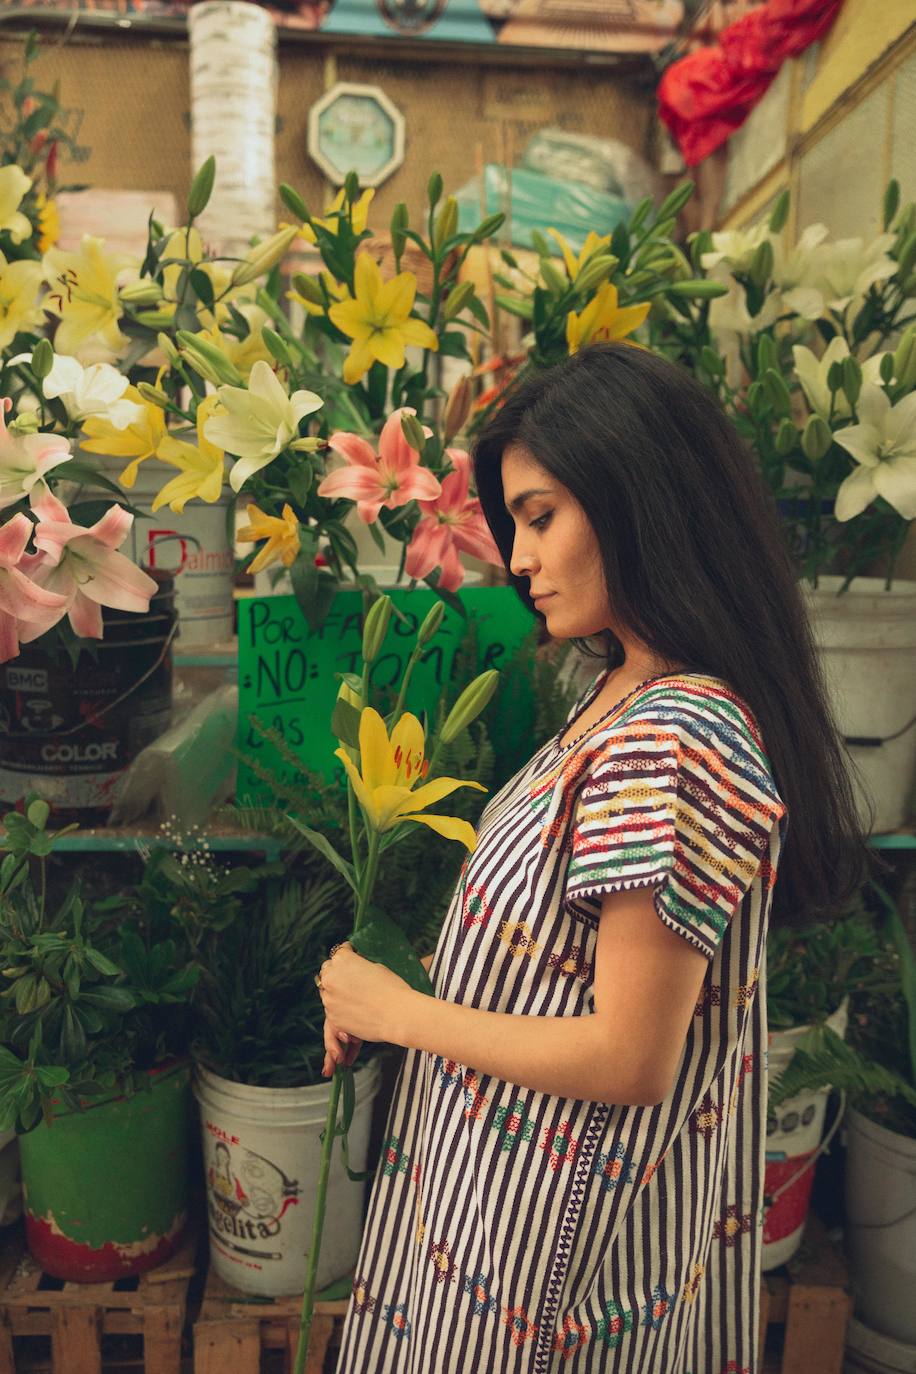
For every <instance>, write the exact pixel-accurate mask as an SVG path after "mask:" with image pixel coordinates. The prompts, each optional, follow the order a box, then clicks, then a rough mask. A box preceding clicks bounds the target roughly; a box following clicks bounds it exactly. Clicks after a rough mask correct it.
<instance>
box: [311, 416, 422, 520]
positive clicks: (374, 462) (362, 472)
mask: <svg viewBox="0 0 916 1374" xmlns="http://www.w3.org/2000/svg"><path fill="white" fill-rule="evenodd" d="M413 414H415V412H414V411H413V410H410V409H409V408H407V407H405V408H404V409H403V410H395V411H393V412H392V414H391V415H389V417H388V419H387V420H386V421H385V424H384V427H383V429H382V432H381V434H380V435H379V441H378V453H377V454H376V452H375V450H374V449H373V447H372V445H371V444H370V443H367V441H366V440H365V439H361V438H360V437H359V435H358V434H346V433H344V432H342V431H338V433H336V434H332V435H331V438H330V440H329V444H330V447H331V448H332V449H333V450H334V452H335V453H337V454H339V455H340V457H341V458H346V460H347V463H348V464H349V466H348V467H345V468H338V470H337V471H336V472H331V473H329V474H328V476H327V477H325V479H324V481H323V482H322V483H321V486H320V487H319V488H318V495H319V496H330V497H339V496H346V497H349V498H350V500H351V501H355V502H356V509H357V510H358V512H359V515H360V518H361V519H362V520H365V522H366V524H367V525H371V524H372V522H373V521H374V520H377V519H378V513H379V511H380V510H381V508H382V506H385V507H386V509H387V510H394V508H395V506H404V505H406V504H407V502H408V501H413V500H417V501H431V500H434V499H435V498H436V497H437V496H438V495H439V493H440V491H441V487H440V486H439V479H438V478H437V477H436V476H435V475H434V474H433V473H432V472H430V470H429V468H424V467H421V466H420V455H419V454H418V453H417V451H416V449H412V448H411V447H410V445H409V444H408V442H407V440H406V439H405V437H404V431H403V430H402V429H401V416H402V415H413ZM424 432H425V433H426V434H430V433H432V431H431V430H428V429H427V430H425V431H424Z"/></svg>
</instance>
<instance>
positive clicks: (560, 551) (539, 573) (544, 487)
mask: <svg viewBox="0 0 916 1374" xmlns="http://www.w3.org/2000/svg"><path fill="white" fill-rule="evenodd" d="M502 479H503V500H504V501H505V504H506V509H507V510H508V512H509V515H510V516H511V518H512V519H513V521H514V522H515V535H514V539H513V544H512V558H511V562H510V567H511V569H512V573H513V574H514V576H516V577H527V578H528V584H529V589H530V592H531V596H532V599H533V600H534V602H535V606H536V608H537V610H538V611H539V612H540V613H541V614H542V615H543V616H544V619H545V620H546V622H547V629H548V631H549V632H550V634H551V635H552V636H553V637H554V638H555V639H573V638H579V637H581V638H585V637H586V636H587V635H593V634H597V633H598V632H599V631H600V630H604V629H608V628H612V622H611V612H610V606H609V604H608V597H607V591H606V590H605V583H604V569H603V567H602V563H601V556H600V552H599V548H598V540H597V538H596V536H595V532H594V530H593V529H592V527H591V525H590V524H589V521H588V518H587V516H586V514H585V511H584V510H583V509H582V507H581V506H580V505H579V503H578V501H577V500H576V499H575V497H574V496H573V495H572V494H571V493H570V492H569V491H568V490H567V488H566V487H564V486H563V485H562V484H561V483H559V482H558V481H557V480H556V479H555V478H554V477H552V476H551V475H550V473H549V472H547V471H546V469H545V468H543V467H541V465H540V463H539V462H538V461H537V459H536V458H535V457H534V455H533V454H532V453H531V452H530V450H528V449H527V448H525V447H524V445H522V444H510V445H509V446H508V447H507V448H506V450H505V452H504V453H503V457H502Z"/></svg>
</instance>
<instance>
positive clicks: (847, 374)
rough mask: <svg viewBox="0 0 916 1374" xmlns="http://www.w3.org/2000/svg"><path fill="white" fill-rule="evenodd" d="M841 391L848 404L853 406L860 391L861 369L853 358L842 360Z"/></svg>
mask: <svg viewBox="0 0 916 1374" xmlns="http://www.w3.org/2000/svg"><path fill="white" fill-rule="evenodd" d="M843 390H844V391H845V392H846V398H847V400H848V401H849V404H850V405H851V406H854V405H855V404H856V402H857V401H858V399H859V392H860V391H861V390H862V368H861V367H860V365H859V364H858V362H857V361H856V359H855V358H844V359H843Z"/></svg>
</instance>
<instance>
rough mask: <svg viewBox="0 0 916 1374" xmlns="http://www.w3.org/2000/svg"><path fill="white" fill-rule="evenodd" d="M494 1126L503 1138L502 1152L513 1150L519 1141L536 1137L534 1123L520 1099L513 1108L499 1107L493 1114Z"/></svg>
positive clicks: (500, 1144)
mask: <svg viewBox="0 0 916 1374" xmlns="http://www.w3.org/2000/svg"><path fill="white" fill-rule="evenodd" d="M492 1126H493V1129H494V1130H495V1131H498V1132H499V1133H500V1135H501V1136H502V1140H501V1141H500V1142H499V1148H500V1149H501V1150H511V1149H512V1146H513V1145H514V1144H515V1143H516V1141H517V1140H530V1139H531V1137H532V1136H533V1135H534V1122H533V1121H532V1120H531V1118H530V1117H529V1116H528V1114H527V1112H526V1111H525V1104H524V1102H523V1101H522V1100H521V1098H519V1099H518V1101H517V1102H513V1103H512V1106H511V1107H497V1109H496V1111H495V1112H494V1113H493V1121H492Z"/></svg>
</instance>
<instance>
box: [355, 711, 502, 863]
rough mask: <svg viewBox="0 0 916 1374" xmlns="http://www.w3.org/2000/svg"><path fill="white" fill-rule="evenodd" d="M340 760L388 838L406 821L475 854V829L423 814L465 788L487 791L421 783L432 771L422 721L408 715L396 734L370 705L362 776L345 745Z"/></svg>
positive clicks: (370, 820) (363, 723) (454, 782)
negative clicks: (390, 832) (389, 833)
mask: <svg viewBox="0 0 916 1374" xmlns="http://www.w3.org/2000/svg"><path fill="white" fill-rule="evenodd" d="M334 752H335V753H336V755H337V757H338V758H339V759H340V761H341V763H342V764H343V766H344V768H345V769H346V770H347V776H348V778H349V779H350V782H351V784H352V786H353V791H354V793H355V794H356V800H357V801H358V802H359V804H360V806H361V807H362V810H363V815H364V816H365V818H366V822H367V824H368V825H369V826H371V828H372V829H373V830H374V831H376V832H378V833H382V832H384V831H386V830H393V829H394V828H395V826H397V825H400V824H401V822H402V821H417V822H419V824H420V825H428V826H429V828H430V830H435V832H436V834H437V835H443V836H444V837H445V838H446V839H447V840H459V841H460V843H461V844H463V845H465V846H466V848H467V849H468V850H470V851H473V849H474V847H475V845H476V843H477V836H476V834H475V831H474V827H473V826H472V825H471V824H470V823H469V822H468V821H463V820H461V819H460V818H459V817H458V816H435V815H433V816H427V815H421V814H420V813H421V812H422V811H424V810H425V808H426V807H427V806H433V805H435V803H436V802H438V801H441V800H442V798H443V797H447V796H448V795H449V794H450V793H451V792H454V791H455V790H456V788H459V787H473V788H475V789H476V790H477V791H478V792H485V791H486V790H487V789H486V788H485V787H482V786H481V784H480V783H479V782H461V781H459V779H457V778H434V779H433V781H432V782H427V783H423V785H422V786H420V787H417V788H416V791H414V790H413V789H414V787H415V785H416V784H417V783H418V782H421V781H422V779H423V778H425V777H426V774H427V772H428V770H429V764H428V762H427V760H426V759H425V757H424V754H425V740H424V737H423V727H422V725H421V724H420V722H419V721H418V720H417V718H416V716H413V715H411V714H410V712H409V711H408V712H405V714H404V715H403V716H401V719H400V720H399V721H398V723H397V724H396V725H395V727H394V729H393V730H392V732H391V738H390V739H389V738H388V731H387V729H386V728H385V722H384V720H382V717H381V716H380V715H379V713H378V711H376V710H374V709H373V707H371V706H367V707H366V708H365V710H364V711H363V712H362V714H361V715H360V718H359V753H360V760H361V763H362V771H360V770H359V769H358V768H357V767H356V765H355V763H353V761H352V760H351V759H350V758H349V757H348V756H347V751H346V749H345V748H344V747H343V746H341V748H340V749H336V750H335V751H334Z"/></svg>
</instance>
